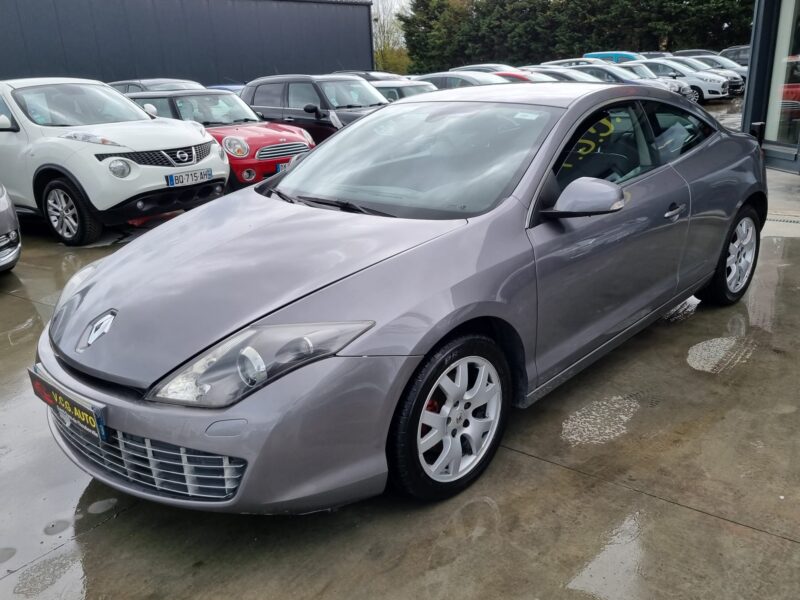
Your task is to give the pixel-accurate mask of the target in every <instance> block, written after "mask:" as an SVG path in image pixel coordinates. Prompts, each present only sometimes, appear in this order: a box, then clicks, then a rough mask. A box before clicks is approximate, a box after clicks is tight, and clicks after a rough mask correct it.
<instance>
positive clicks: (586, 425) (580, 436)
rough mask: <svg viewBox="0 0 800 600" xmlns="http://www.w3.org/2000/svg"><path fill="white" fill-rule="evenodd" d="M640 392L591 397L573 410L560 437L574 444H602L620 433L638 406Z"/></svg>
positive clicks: (623, 431) (622, 432) (624, 429)
mask: <svg viewBox="0 0 800 600" xmlns="http://www.w3.org/2000/svg"><path fill="white" fill-rule="evenodd" d="M641 398H642V396H641V394H629V395H627V396H613V397H611V398H604V399H602V400H594V401H593V402H590V403H589V404H587V405H586V406H583V407H581V408H579V409H578V410H577V411H575V412H574V413H572V414H571V415H570V416H569V417H568V418H567V420H566V421H564V424H563V426H562V429H561V439H562V440H564V441H565V442H567V443H569V444H571V445H573V446H578V445H583V444H604V443H606V442H610V441H611V440H614V439H616V438H618V437H620V436H621V435H623V434H624V433H625V432H626V431H627V429H626V426H625V425H626V423H627V422H628V421H630V420H631V418H632V417H633V415H634V414H636V411H638V410H639V408H640V403H639V401H640V400H641Z"/></svg>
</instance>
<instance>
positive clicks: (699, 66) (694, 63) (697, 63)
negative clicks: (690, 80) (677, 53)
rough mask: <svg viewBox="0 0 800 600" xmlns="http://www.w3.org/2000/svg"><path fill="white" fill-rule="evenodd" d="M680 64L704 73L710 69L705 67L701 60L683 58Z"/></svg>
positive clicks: (707, 66)
mask: <svg viewBox="0 0 800 600" xmlns="http://www.w3.org/2000/svg"><path fill="white" fill-rule="evenodd" d="M681 62H683V63H685V64H689V65H691V66H693V67H694V68H695V69H697V70H698V71H705V70H706V69H710V68H712V67H711V66H709V65H707V64H706V63H704V62H703V61H701V60H697V59H696V58H684V59H683V60H682V61H681Z"/></svg>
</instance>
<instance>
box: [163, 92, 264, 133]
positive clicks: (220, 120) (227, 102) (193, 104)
mask: <svg viewBox="0 0 800 600" xmlns="http://www.w3.org/2000/svg"><path fill="white" fill-rule="evenodd" d="M175 104H176V105H177V107H178V113H179V114H180V116H181V119H183V120H184V121H197V122H198V123H202V124H203V125H205V126H206V127H213V126H214V125H233V124H236V123H257V122H258V121H259V118H258V116H257V115H256V113H254V112H253V109H251V108H250V107H249V106H247V104H245V103H244V101H243V100H242V99H241V98H239V96H236V95H234V94H209V95H207V96H184V97H183V98H175Z"/></svg>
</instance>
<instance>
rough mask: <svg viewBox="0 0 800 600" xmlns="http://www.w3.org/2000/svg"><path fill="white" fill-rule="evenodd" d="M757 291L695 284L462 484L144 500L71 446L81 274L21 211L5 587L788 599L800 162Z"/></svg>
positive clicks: (796, 418) (11, 332)
mask: <svg viewBox="0 0 800 600" xmlns="http://www.w3.org/2000/svg"><path fill="white" fill-rule="evenodd" d="M770 185H771V189H772V192H773V195H772V198H771V202H772V209H773V213H772V214H771V216H770V220H769V222H768V223H767V227H766V229H765V231H764V239H763V245H762V250H761V260H760V262H759V266H758V269H757V272H756V276H755V279H754V282H753V285H752V286H751V288H750V290H749V291H748V294H747V296H746V297H745V300H744V301H743V302H741V303H740V304H739V305H737V306H734V307H731V308H728V309H707V308H706V307H704V306H703V305H702V304H700V303H698V302H697V301H696V300H694V299H692V300H690V301H688V302H686V303H684V304H683V305H682V306H680V307H678V308H677V309H675V310H674V311H672V312H671V313H670V314H669V315H667V316H666V317H665V318H664V319H662V320H661V321H660V322H658V323H657V324H655V325H654V326H652V327H650V328H649V329H647V330H645V331H644V332H642V333H641V334H639V335H637V336H636V337H635V338H634V339H632V340H631V341H629V342H628V343H627V344H625V345H623V346H622V347H620V348H619V349H617V350H616V351H614V352H613V353H611V354H610V355H608V356H607V357H605V358H604V359H602V360H601V361H600V362H598V363H596V364H595V365H594V366H593V367H591V368H590V369H589V370H588V371H586V372H584V373H583V374H581V375H579V376H578V377H576V378H575V379H573V380H572V381H570V382H569V383H567V384H566V385H564V386H563V387H561V388H559V389H558V390H556V391H555V392H553V393H552V394H551V395H549V396H548V397H547V398H545V399H543V400H542V401H540V402H539V403H538V404H536V405H534V406H533V407H531V408H530V409H528V410H526V411H516V412H515V413H514V414H513V415H512V418H511V419H510V424H509V429H508V431H507V435H506V437H505V440H504V444H503V447H502V448H501V449H500V451H499V452H498V454H497V457H496V458H495V461H494V463H493V465H492V466H491V467H490V468H489V470H488V471H487V473H486V474H485V475H484V476H483V477H482V478H481V479H480V480H479V481H478V482H477V483H476V484H475V485H474V486H473V487H471V488H470V489H469V490H467V491H466V492H464V493H463V494H461V495H460V496H458V497H456V498H453V499H451V500H449V501H447V502H442V503H439V504H430V505H424V504H417V503H413V502H409V501H407V500H404V499H401V498H397V497H395V496H393V495H391V494H387V495H385V496H382V497H379V498H375V499H372V500H368V501H365V502H361V503H358V504H355V505H352V506H348V507H344V508H342V509H340V510H337V511H335V512H331V513H321V514H316V515H308V516H303V517H264V516H244V515H217V514H203V513H198V512H191V511H183V510H176V509H173V508H167V507H164V506H161V505H158V504H153V503H150V502H145V501H141V500H136V499H133V498H131V497H129V496H126V495H124V494H121V493H118V492H116V491H114V490H112V489H110V488H108V487H106V486H104V485H102V484H99V483H97V482H93V481H92V480H91V479H90V478H89V477H88V476H86V475H85V474H84V473H83V472H82V471H80V470H78V469H77V468H76V467H74V466H73V465H72V464H71V463H70V462H69V461H68V460H67V459H66V458H65V457H64V456H63V455H62V454H61V452H60V450H59V449H58V448H57V446H56V444H55V442H53V441H52V440H51V438H50V433H49V431H48V429H47V425H46V422H45V406H44V404H42V403H40V402H38V401H37V400H36V399H35V398H34V396H33V394H32V392H31V391H30V389H29V386H30V384H29V381H28V378H27V374H26V368H27V367H28V366H29V365H30V364H31V362H32V361H33V355H34V348H35V341H36V338H37V336H38V335H39V334H40V333H41V331H42V329H43V328H44V326H45V324H46V323H47V321H48V319H49V317H50V315H51V312H52V306H53V304H54V303H55V301H56V299H57V296H58V293H59V290H60V289H61V287H62V286H63V285H64V283H65V281H66V279H67V278H68V277H69V276H70V274H71V273H73V272H75V271H76V270H77V269H79V268H80V267H81V266H82V265H84V264H86V263H88V262H90V261H92V260H94V259H96V258H98V257H100V256H103V255H105V254H108V253H110V252H112V251H113V250H114V248H115V247H116V246H114V245H111V246H106V247H100V248H93V249H69V248H65V247H63V246H60V245H57V244H56V243H54V242H53V241H52V240H51V239H49V238H48V237H47V236H46V235H44V234H43V231H44V230H43V229H42V228H41V227H39V226H37V225H36V224H34V223H24V224H23V233H24V242H25V246H24V252H23V255H22V259H21V261H20V263H19V265H18V267H17V269H16V270H15V271H13V272H12V273H11V274H10V275H7V276H5V277H0V364H1V365H2V367H1V368H0V408H2V411H1V412H0V472H2V486H0V598H4V599H5V598H70V599H71V598H83V597H85V598H218V597H222V596H224V597H237V598H242V599H248V598H312V597H314V598H316V597H324V598H370V599H372V598H375V597H381V598H408V597H412V596H417V597H424V598H433V599H439V598H460V599H463V598H476V597H482V598H542V599H544V598H548V599H550V598H599V599H606V600H612V599H613V600H617V599H639V598H641V599H648V600H649V599H653V598H670V599H672V598H787V599H789V598H791V599H795V598H797V596H798V590H800V491H798V490H800V460H799V459H800V446H798V442H797V432H798V431H799V430H800V410H798V400H799V399H798V389H800V371H798V369H797V364H798V355H799V354H800V335H798V334H800V293H798V292H800V178H798V177H793V176H787V175H783V174H778V173H772V172H771V173H770Z"/></svg>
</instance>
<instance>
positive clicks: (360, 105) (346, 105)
mask: <svg viewBox="0 0 800 600" xmlns="http://www.w3.org/2000/svg"><path fill="white" fill-rule="evenodd" d="M336 108H364V105H363V104H345V105H343V106H337V107H336Z"/></svg>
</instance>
